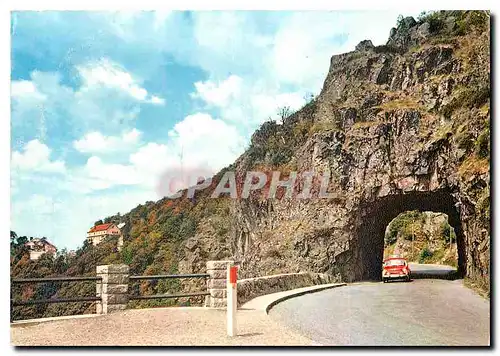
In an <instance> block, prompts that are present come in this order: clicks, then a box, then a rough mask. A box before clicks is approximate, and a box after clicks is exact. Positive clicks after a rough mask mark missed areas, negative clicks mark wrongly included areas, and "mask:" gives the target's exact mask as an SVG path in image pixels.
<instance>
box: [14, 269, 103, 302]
mask: <svg viewBox="0 0 500 356" xmlns="http://www.w3.org/2000/svg"><path fill="white" fill-rule="evenodd" d="M87 281H102V277H92V276H90V277H46V278H17V279H12V280H11V282H12V284H27V283H47V282H87ZM97 301H101V298H100V297H96V296H88V297H75V298H50V299H35V300H22V301H14V300H13V299H11V300H10V303H11V306H13V307H18V306H22V305H35V304H49V303H73V302H97Z"/></svg>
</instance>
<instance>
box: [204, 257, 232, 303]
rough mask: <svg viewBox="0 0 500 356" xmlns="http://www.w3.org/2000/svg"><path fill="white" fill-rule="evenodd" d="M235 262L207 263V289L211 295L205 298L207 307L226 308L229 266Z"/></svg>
mask: <svg viewBox="0 0 500 356" xmlns="http://www.w3.org/2000/svg"><path fill="white" fill-rule="evenodd" d="M229 263H233V261H208V262H207V274H209V275H210V276H209V277H208V281H207V288H208V292H209V293H210V295H208V296H207V297H206V298H205V306H206V307H210V308H225V307H226V306H227V291H226V286H227V284H226V283H227V282H226V280H227V265H228V264H229Z"/></svg>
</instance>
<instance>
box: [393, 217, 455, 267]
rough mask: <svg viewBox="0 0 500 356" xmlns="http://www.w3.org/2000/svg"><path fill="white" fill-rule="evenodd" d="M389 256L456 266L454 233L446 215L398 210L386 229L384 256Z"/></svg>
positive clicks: (419, 262)
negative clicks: (399, 212)
mask: <svg viewBox="0 0 500 356" xmlns="http://www.w3.org/2000/svg"><path fill="white" fill-rule="evenodd" d="M392 256H398V257H403V258H405V259H406V260H407V261H408V262H412V263H418V264H424V265H425V264H437V265H447V266H450V267H454V268H457V266H458V254H457V244H456V234H455V229H454V228H453V227H452V226H450V225H449V223H448V215H446V214H444V213H439V212H432V211H418V210H410V211H406V212H404V213H401V214H399V215H398V216H397V217H396V218H394V219H393V220H392V221H391V222H390V223H389V225H387V228H386V230H385V236H384V260H385V259H386V258H389V257H392Z"/></svg>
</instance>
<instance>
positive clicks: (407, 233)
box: [385, 210, 421, 246]
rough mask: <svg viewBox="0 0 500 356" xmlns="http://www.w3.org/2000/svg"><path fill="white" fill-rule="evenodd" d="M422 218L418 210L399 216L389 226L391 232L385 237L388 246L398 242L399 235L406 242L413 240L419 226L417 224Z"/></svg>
mask: <svg viewBox="0 0 500 356" xmlns="http://www.w3.org/2000/svg"><path fill="white" fill-rule="evenodd" d="M420 218H421V213H420V212H419V211H418V210H414V211H407V212H405V213H401V214H399V215H398V216H397V217H396V218H395V219H394V220H392V221H391V223H390V225H389V231H388V233H387V235H386V237H385V239H386V241H385V244H386V246H388V245H392V244H394V243H395V242H396V240H397V237H398V234H400V235H401V236H402V237H403V238H404V239H405V240H411V239H412V238H413V234H414V232H415V229H416V228H417V225H416V224H415V222H416V221H418V220H419V219H420Z"/></svg>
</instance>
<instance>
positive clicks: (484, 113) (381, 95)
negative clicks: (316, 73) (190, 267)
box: [186, 12, 490, 288]
mask: <svg viewBox="0 0 500 356" xmlns="http://www.w3.org/2000/svg"><path fill="white" fill-rule="evenodd" d="M451 14H453V15H454V16H453V19H451V17H450V16H451ZM457 28H459V29H460V31H459V30H456V29H457ZM464 28H465V29H466V31H465V33H463V31H462V30H463V29H464ZM370 44H371V42H370V43H362V44H360V45H359V46H358V47H357V49H356V50H355V51H353V52H349V53H345V54H341V55H335V56H333V57H332V58H331V62H330V70H329V73H328V75H327V77H326V79H325V82H324V86H323V89H322V91H321V93H320V94H319V96H318V97H317V98H316V99H315V100H314V101H312V102H311V103H309V104H308V105H306V107H304V108H303V109H302V110H300V111H298V112H297V113H295V114H294V115H292V116H291V117H289V118H288V119H286V120H284V122H283V124H282V125H278V124H271V123H268V124H266V125H267V126H266V125H264V126H263V127H262V128H261V129H260V130H258V131H257V132H256V133H255V134H254V137H253V138H252V145H251V147H250V148H249V150H248V151H247V152H245V154H243V155H242V156H241V157H240V158H239V159H238V160H237V162H235V164H234V165H233V167H236V171H237V172H243V171H245V170H249V169H250V168H255V167H262V166H268V167H269V166H271V167H274V168H275V169H276V170H281V171H282V172H283V171H290V170H297V171H298V172H304V171H311V170H314V171H318V172H325V171H330V172H331V181H330V185H329V187H328V191H329V192H332V193H333V194H334V197H333V198H330V199H314V198H311V199H302V200H299V199H270V200H265V199H261V198H259V197H253V198H250V199H241V200H234V201H232V203H231V214H230V215H231V231H230V232H229V233H228V235H227V240H226V246H228V248H229V249H230V254H231V256H230V257H231V258H235V259H237V260H240V261H241V262H242V268H241V274H242V277H255V276H262V275H269V274H275V273H294V272H300V271H310V272H315V273H328V274H330V275H331V276H332V277H333V278H335V279H336V280H342V281H347V282H350V281H355V280H363V279H378V278H379V277H380V268H381V267H380V266H381V261H382V255H383V247H384V232H385V229H386V227H387V225H388V224H389V222H390V221H391V220H392V219H393V218H394V217H396V216H397V215H398V214H399V213H401V212H404V211H407V210H421V211H434V212H441V213H445V214H447V215H448V217H449V222H450V225H452V226H453V227H454V229H455V232H456V234H457V245H458V254H459V269H460V271H461V273H462V274H463V275H465V276H467V277H470V278H471V279H473V280H476V281H482V282H483V285H484V286H485V288H489V263H490V230H489V197H490V194H489V187H490V173H489V117H490V109H489V97H490V83H489V74H490V73H489V72H490V62H489V58H490V48H489V15H487V14H483V13H482V12H481V13H478V12H453V13H450V12H441V13H439V14H438V15H434V17H431V18H428V19H427V20H426V19H424V20H421V21H419V22H417V21H415V20H414V19H413V18H406V19H404V20H403V21H402V22H401V24H400V26H399V27H398V28H396V29H393V30H392V31H391V34H390V38H389V40H388V42H387V45H385V46H379V47H373V46H370ZM372 47H373V48H372ZM276 142H278V143H280V142H281V145H282V146H278V148H277V146H276V145H277V143H276ZM278 153H279V154H278ZM282 179H283V178H282ZM300 184H301V182H300V180H299V181H297V183H296V186H297V187H300ZM195 239H196V237H195ZM214 257H215V256H214ZM217 257H218V258H220V257H221V256H217ZM186 258H187V259H189V258H191V257H190V256H189V252H187V256H186Z"/></svg>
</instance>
